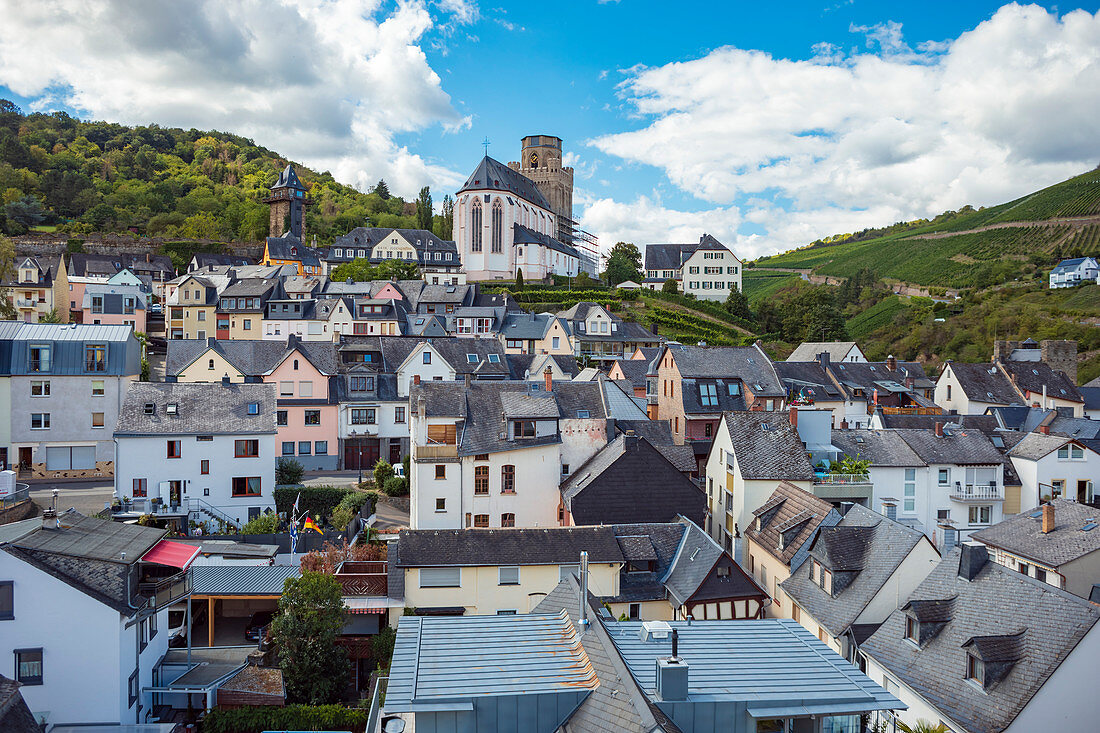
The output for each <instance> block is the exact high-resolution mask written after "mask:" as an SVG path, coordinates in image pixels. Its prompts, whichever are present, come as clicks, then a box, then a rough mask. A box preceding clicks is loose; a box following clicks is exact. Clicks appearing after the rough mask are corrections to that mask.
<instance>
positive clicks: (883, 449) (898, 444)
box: [832, 428, 928, 467]
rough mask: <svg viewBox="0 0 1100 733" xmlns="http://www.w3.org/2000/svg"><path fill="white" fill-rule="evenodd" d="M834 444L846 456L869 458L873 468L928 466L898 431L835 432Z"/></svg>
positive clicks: (852, 429)
mask: <svg viewBox="0 0 1100 733" xmlns="http://www.w3.org/2000/svg"><path fill="white" fill-rule="evenodd" d="M832 444H833V445H834V446H836V447H837V448H839V449H840V451H841V452H842V453H844V455H848V456H855V455H856V454H859V456H860V458H869V459H870V460H871V465H872V466H903V467H915V466H926V465H928V464H927V463H926V462H925V461H924V459H922V458H921V457H920V456H918V455H917V454H916V452H915V451H914V450H913V449H912V448H910V447H909V444H908V443H906V442H905V441H904V440H902V437H901V435H899V434H898V431H896V430H870V429H861V428H851V429H848V430H834V431H833V433H832Z"/></svg>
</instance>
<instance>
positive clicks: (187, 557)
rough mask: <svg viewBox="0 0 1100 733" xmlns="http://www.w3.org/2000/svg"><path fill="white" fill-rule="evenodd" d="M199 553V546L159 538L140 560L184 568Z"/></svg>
mask: <svg viewBox="0 0 1100 733" xmlns="http://www.w3.org/2000/svg"><path fill="white" fill-rule="evenodd" d="M198 555H199V548H198V547H196V546H195V545H188V544H186V543H184V542H173V541H172V540H161V541H160V542H158V543H157V544H155V545H153V549H151V550H149V552H147V553H145V555H144V557H142V558H141V560H142V562H155V563H156V564H157V565H171V566H172V567H174V568H180V569H181V570H186V569H187V568H188V567H189V566H190V565H191V563H192V562H194V561H195V558H196V557H198Z"/></svg>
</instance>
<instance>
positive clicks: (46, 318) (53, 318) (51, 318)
mask: <svg viewBox="0 0 1100 733" xmlns="http://www.w3.org/2000/svg"><path fill="white" fill-rule="evenodd" d="M38 322H39V323H61V316H59V315H57V308H50V310H49V311H48V312H46V313H44V314H43V315H42V317H41V318H39V319H38Z"/></svg>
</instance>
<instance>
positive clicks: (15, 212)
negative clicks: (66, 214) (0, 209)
mask: <svg viewBox="0 0 1100 733" xmlns="http://www.w3.org/2000/svg"><path fill="white" fill-rule="evenodd" d="M4 214H5V215H6V216H7V217H8V221H10V222H14V223H15V224H18V225H19V226H20V227H22V228H23V230H24V231H25V230H27V229H30V228H31V227H35V226H38V225H39V224H41V223H42V220H43V219H45V218H46V212H45V210H44V209H43V208H42V202H40V201H39V200H38V199H37V198H35V197H34V196H23V197H22V198H19V199H17V200H15V201H12V202H11V203H9V204H8V205H6V206H5V207H4Z"/></svg>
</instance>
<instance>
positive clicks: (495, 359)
mask: <svg viewBox="0 0 1100 733" xmlns="http://www.w3.org/2000/svg"><path fill="white" fill-rule="evenodd" d="M489 363H490V364H499V363H500V354H489Z"/></svg>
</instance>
